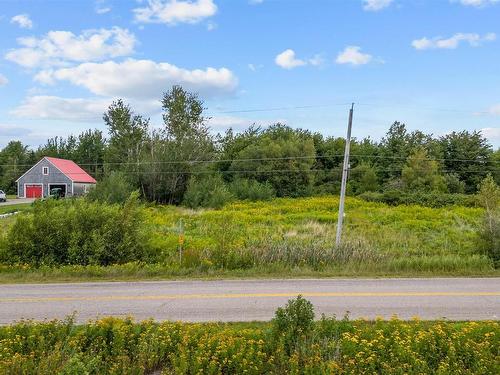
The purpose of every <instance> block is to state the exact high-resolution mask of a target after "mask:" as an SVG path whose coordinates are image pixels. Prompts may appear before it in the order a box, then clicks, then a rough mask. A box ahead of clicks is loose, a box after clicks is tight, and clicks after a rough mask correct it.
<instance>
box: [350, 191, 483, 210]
mask: <svg viewBox="0 0 500 375" xmlns="http://www.w3.org/2000/svg"><path fill="white" fill-rule="evenodd" d="M358 198H361V199H363V200H365V201H367V202H379V203H385V204H388V205H391V206H397V205H401V204H403V205H410V204H418V205H420V206H426V207H434V208H438V207H445V206H465V207H476V206H477V205H478V202H477V197H476V196H474V195H467V194H448V193H440V192H431V193H423V192H417V193H408V192H404V191H401V190H388V191H385V192H383V193H376V192H366V193H363V194H360V195H358Z"/></svg>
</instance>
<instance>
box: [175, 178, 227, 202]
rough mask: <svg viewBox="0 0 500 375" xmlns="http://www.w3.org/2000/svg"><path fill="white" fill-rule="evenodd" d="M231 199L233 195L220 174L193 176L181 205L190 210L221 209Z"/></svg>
mask: <svg viewBox="0 0 500 375" xmlns="http://www.w3.org/2000/svg"><path fill="white" fill-rule="evenodd" d="M232 199H233V195H232V194H231V192H230V191H229V189H228V188H227V186H226V184H225V183H224V181H223V180H222V177H221V176H220V174H213V175H210V176H203V177H199V176H193V177H191V180H190V181H189V185H188V188H187V191H186V194H185V195H184V201H183V204H184V205H185V206H187V207H190V208H198V207H203V208H221V207H222V206H224V204H226V203H228V202H230V201H231V200H232Z"/></svg>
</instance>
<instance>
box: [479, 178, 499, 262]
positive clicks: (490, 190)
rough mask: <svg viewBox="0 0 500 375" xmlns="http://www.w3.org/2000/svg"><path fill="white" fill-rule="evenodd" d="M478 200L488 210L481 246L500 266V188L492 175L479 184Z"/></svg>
mask: <svg viewBox="0 0 500 375" xmlns="http://www.w3.org/2000/svg"><path fill="white" fill-rule="evenodd" d="M478 200H479V202H480V204H481V205H482V206H483V207H484V208H485V210H486V212H485V214H484V218H483V223H482V225H481V227H480V229H479V247H480V249H481V250H482V251H483V252H484V253H486V254H487V255H488V256H489V257H490V258H491V260H492V261H493V264H494V265H495V267H500V188H499V187H498V186H497V184H496V183H495V181H494V180H493V177H492V176H491V175H488V176H487V177H486V178H485V179H484V180H483V181H482V182H481V184H480V185H479V193H478Z"/></svg>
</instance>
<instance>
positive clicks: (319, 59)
mask: <svg viewBox="0 0 500 375" xmlns="http://www.w3.org/2000/svg"><path fill="white" fill-rule="evenodd" d="M307 61H308V62H309V64H311V65H312V66H320V65H323V64H324V63H325V59H324V58H323V56H321V55H320V54H317V55H314V56H313V58H311V59H309V60H307Z"/></svg>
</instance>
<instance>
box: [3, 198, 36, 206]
mask: <svg viewBox="0 0 500 375" xmlns="http://www.w3.org/2000/svg"><path fill="white" fill-rule="evenodd" d="M34 200H35V199H34V198H15V199H7V202H0V206H12V205H14V204H22V203H32V202H33V201H34Z"/></svg>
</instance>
